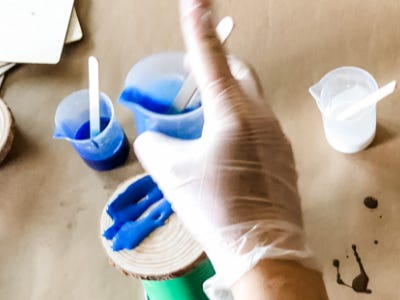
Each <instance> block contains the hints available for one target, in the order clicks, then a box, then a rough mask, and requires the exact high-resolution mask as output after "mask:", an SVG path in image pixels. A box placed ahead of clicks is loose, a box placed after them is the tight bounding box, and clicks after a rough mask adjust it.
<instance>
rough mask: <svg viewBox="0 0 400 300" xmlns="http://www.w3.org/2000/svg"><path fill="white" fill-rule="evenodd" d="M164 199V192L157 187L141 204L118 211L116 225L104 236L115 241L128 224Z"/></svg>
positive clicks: (115, 218) (115, 219)
mask: <svg viewBox="0 0 400 300" xmlns="http://www.w3.org/2000/svg"><path fill="white" fill-rule="evenodd" d="M162 198H163V194H162V192H161V191H160V190H159V189H158V188H157V187H155V188H153V190H151V191H150V193H149V194H148V195H146V196H145V197H144V198H143V199H142V200H140V201H139V202H137V203H134V204H130V205H128V206H127V207H125V208H123V209H121V210H119V211H117V212H116V213H115V215H114V224H113V225H112V226H111V227H110V228H108V229H107V230H106V231H105V232H104V234H103V236H104V237H105V238H106V239H107V240H111V239H113V238H114V236H115V235H116V234H117V232H118V231H119V230H120V228H121V227H122V226H123V225H124V224H125V223H126V222H129V221H132V220H136V219H138V218H139V217H140V216H141V215H142V214H143V213H144V212H145V211H146V210H147V209H148V208H149V207H150V206H152V205H153V204H154V203H156V202H157V201H159V200H160V199H162Z"/></svg>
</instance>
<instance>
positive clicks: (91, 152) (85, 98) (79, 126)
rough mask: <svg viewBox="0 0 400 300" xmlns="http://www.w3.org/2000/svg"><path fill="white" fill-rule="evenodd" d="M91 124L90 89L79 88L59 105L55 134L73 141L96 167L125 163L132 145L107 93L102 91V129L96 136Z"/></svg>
mask: <svg viewBox="0 0 400 300" xmlns="http://www.w3.org/2000/svg"><path fill="white" fill-rule="evenodd" d="M89 124H90V121H89V91H88V90H80V91H76V92H74V93H72V94H70V95H69V96H67V97H66V98H64V99H63V100H62V101H61V103H60V104H59V105H58V107H57V110H56V115H55V129H54V134H53V137H54V138H56V139H65V140H67V141H69V142H70V143H71V145H72V146H73V147H74V148H75V150H76V152H77V153H78V154H79V155H80V157H81V158H82V159H83V160H84V161H85V162H86V164H87V165H88V166H90V167H91V168H93V169H95V170H98V171H105V170H111V169H113V168H115V167H118V166H120V165H122V164H124V162H125V161H126V158H127V156H128V153H129V148H130V146H129V143H128V140H127V138H126V136H125V133H124V131H123V129H122V127H121V126H120V124H119V123H118V121H117V118H116V117H115V114H114V108H113V105H112V102H111V100H110V98H109V97H108V96H107V95H106V94H104V93H101V94H100V129H101V131H100V133H99V134H98V135H96V136H95V137H94V138H92V139H90V128H89Z"/></svg>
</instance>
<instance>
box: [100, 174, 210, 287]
mask: <svg viewBox="0 0 400 300" xmlns="http://www.w3.org/2000/svg"><path fill="white" fill-rule="evenodd" d="M146 175H147V174H142V175H139V176H137V177H134V178H131V179H129V180H127V181H125V182H124V183H122V184H121V185H120V186H119V187H118V188H117V190H116V191H115V192H114V194H113V195H112V196H111V197H110V200H109V201H108V203H107V205H106V206H105V207H104V209H103V212H102V215H101V220H100V234H101V241H102V244H103V247H104V249H105V250H106V253H107V255H108V257H109V258H110V260H111V263H112V264H113V265H115V267H116V268H117V269H120V270H121V271H122V272H123V273H124V274H126V275H130V276H132V277H135V278H138V279H142V280H167V279H172V278H175V277H179V276H182V275H183V274H185V273H187V272H189V271H190V270H192V269H193V268H195V267H196V266H197V265H198V264H199V263H201V262H202V261H203V260H204V258H205V254H204V252H203V250H202V249H201V247H200V245H199V244H198V243H197V242H195V241H194V240H193V239H192V237H191V235H190V234H189V232H188V231H187V230H186V229H185V227H184V226H183V224H182V223H181V222H180V220H179V219H178V217H177V216H176V215H175V214H173V215H171V217H169V219H168V220H167V221H166V223H165V225H164V226H161V227H159V228H158V229H156V230H155V231H154V232H153V233H151V234H150V235H149V236H148V237H147V238H146V239H145V240H144V241H142V243H141V244H140V245H139V246H138V247H136V248H135V249H133V250H122V251H117V252H114V251H113V250H112V248H111V241H109V240H107V239H105V238H104V237H103V236H102V234H103V232H104V231H105V230H106V229H107V228H108V227H110V226H111V225H112V223H113V221H112V219H111V218H110V216H109V215H108V214H107V212H106V209H107V206H108V204H109V203H111V202H112V201H113V200H114V199H115V198H116V197H117V196H118V195H119V194H120V193H121V192H122V191H124V190H126V189H127V188H128V186H130V185H131V184H132V183H133V182H135V181H137V180H139V179H140V178H142V177H143V176H146ZM149 209H152V207H150V208H149Z"/></svg>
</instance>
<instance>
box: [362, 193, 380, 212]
mask: <svg viewBox="0 0 400 300" xmlns="http://www.w3.org/2000/svg"><path fill="white" fill-rule="evenodd" d="M364 205H365V206H366V207H368V208H370V209H375V208H377V207H378V200H377V199H375V198H374V197H371V196H368V197H366V198H365V199H364Z"/></svg>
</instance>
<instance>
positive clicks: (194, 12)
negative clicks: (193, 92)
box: [180, 0, 237, 113]
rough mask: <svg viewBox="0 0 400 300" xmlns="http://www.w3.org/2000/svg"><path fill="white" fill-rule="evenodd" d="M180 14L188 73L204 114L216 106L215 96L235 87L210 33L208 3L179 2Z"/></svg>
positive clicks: (224, 60) (216, 39)
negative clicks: (199, 95) (198, 94)
mask: <svg viewBox="0 0 400 300" xmlns="http://www.w3.org/2000/svg"><path fill="white" fill-rule="evenodd" d="M180 11H181V27H182V33H183V38H184V41H185V44H186V48H187V51H188V56H189V60H190V66H191V70H192V72H193V74H194V76H195V78H196V82H197V85H198V86H199V89H200V91H201V93H202V95H203V97H202V102H203V106H204V109H205V110H206V109H207V106H211V105H216V103H215V102H216V101H213V100H215V98H216V96H218V95H219V94H220V93H222V92H224V91H226V90H227V89H228V88H232V85H237V84H236V81H235V80H234V78H233V77H232V75H231V72H230V70H229V66H228V63H227V60H226V56H225V52H224V50H223V48H222V45H221V43H220V41H219V39H218V37H217V35H216V32H215V29H214V28H215V24H214V23H213V21H212V15H211V4H210V1H209V0H180ZM205 113H207V112H205Z"/></svg>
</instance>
